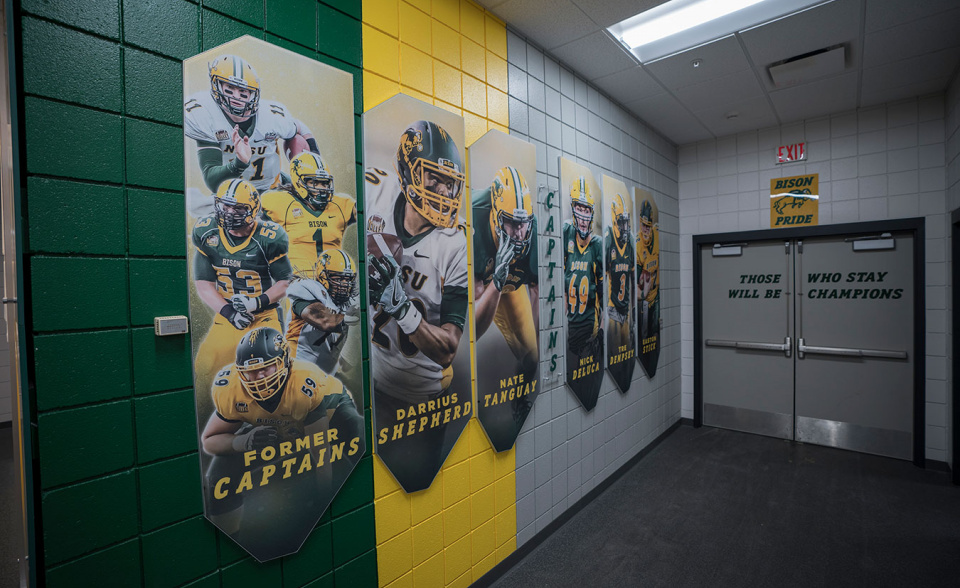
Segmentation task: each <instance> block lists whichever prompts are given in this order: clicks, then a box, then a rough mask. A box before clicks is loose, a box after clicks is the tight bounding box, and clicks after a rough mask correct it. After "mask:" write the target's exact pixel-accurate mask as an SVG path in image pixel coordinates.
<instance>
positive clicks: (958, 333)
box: [950, 208, 960, 485]
mask: <svg viewBox="0 0 960 588" xmlns="http://www.w3.org/2000/svg"><path fill="white" fill-rule="evenodd" d="M950 250H951V251H950V252H951V255H950V276H951V281H950V284H951V288H950V300H951V305H950V316H951V322H952V325H951V333H950V340H951V345H952V353H951V354H950V355H951V359H950V363H951V367H952V369H951V372H950V381H951V385H950V392H951V404H952V405H953V406H952V408H953V411H952V419H951V420H952V422H951V423H950V432H951V434H952V435H951V436H952V437H953V439H952V440H951V449H952V451H951V452H950V453H951V455H950V457H951V458H952V459H951V461H952V462H953V463H952V464H951V466H952V470H953V473H952V477H953V483H954V484H957V485H960V467H957V455H960V435H957V434H956V427H957V425H958V424H960V381H958V375H960V357H957V352H958V351H960V314H958V312H957V310H958V309H960V263H957V256H960V208H957V209H955V210H953V212H951V213H950Z"/></svg>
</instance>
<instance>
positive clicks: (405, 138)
mask: <svg viewBox="0 0 960 588" xmlns="http://www.w3.org/2000/svg"><path fill="white" fill-rule="evenodd" d="M397 171H398V172H400V180H401V185H402V190H403V195H404V197H406V199H407V202H408V203H409V204H410V206H412V207H413V208H414V209H415V210H416V211H417V212H419V213H420V214H421V215H422V216H423V217H424V218H425V219H427V220H428V221H430V224H432V225H434V226H436V227H440V228H446V229H449V228H452V227H454V226H456V224H457V214H458V213H459V212H460V194H461V192H462V191H463V184H464V180H465V178H466V176H465V175H464V173H463V163H462V161H461V160H460V151H459V150H458V149H457V145H456V144H455V143H454V142H453V138H452V137H450V135H448V134H447V132H446V131H445V130H443V127H441V126H440V125H438V124H437V123H434V122H430V121H426V120H418V121H417V122H415V123H413V124H411V125H410V126H409V127H408V128H407V130H405V131H404V132H403V135H402V136H401V137H400V147H399V149H397Z"/></svg>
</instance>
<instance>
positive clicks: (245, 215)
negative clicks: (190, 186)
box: [192, 179, 292, 390]
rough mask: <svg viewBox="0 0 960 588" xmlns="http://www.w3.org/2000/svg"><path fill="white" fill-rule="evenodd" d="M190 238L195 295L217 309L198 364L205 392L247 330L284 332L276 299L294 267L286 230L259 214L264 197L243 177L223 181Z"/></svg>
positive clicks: (198, 376) (199, 381) (199, 384)
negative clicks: (209, 212) (209, 211)
mask: <svg viewBox="0 0 960 588" xmlns="http://www.w3.org/2000/svg"><path fill="white" fill-rule="evenodd" d="M192 238H193V245H194V247H195V248H196V253H195V254H194V256H193V278H194V284H195V286H196V289H197V295H198V296H199V297H200V299H201V300H202V301H203V302H204V303H205V304H206V305H207V306H208V307H210V308H211V309H212V310H213V311H214V312H215V313H216V316H215V318H214V320H213V324H212V325H211V326H210V330H209V331H207V334H206V337H204V339H203V342H202V343H201V344H200V347H199V349H198V350H197V355H196V358H195V363H194V368H195V372H196V385H197V388H198V389H200V390H206V389H207V388H209V387H210V382H211V381H212V380H213V375H214V373H215V372H216V371H217V370H219V369H220V368H221V367H222V366H223V365H224V364H225V363H226V362H227V361H229V360H230V358H231V357H232V356H233V354H234V353H235V352H236V348H237V343H238V342H239V341H240V339H241V338H242V337H243V336H244V335H245V334H246V333H247V332H248V331H249V330H251V329H255V328H257V327H263V326H269V327H273V328H275V329H278V330H283V326H282V320H281V316H280V312H279V310H278V305H277V302H278V301H279V300H280V299H282V298H283V297H284V295H285V293H286V291H287V286H288V285H289V283H290V279H291V278H292V270H291V268H290V260H289V259H288V258H287V249H288V245H287V234H286V233H285V232H284V230H283V228H282V227H280V226H279V225H277V224H276V223H274V222H271V221H268V220H263V219H262V218H261V217H260V196H259V195H258V194H257V190H256V188H254V187H253V184H251V183H250V182H247V181H244V180H239V179H233V180H227V181H225V182H223V183H222V184H221V185H220V187H219V188H218V189H217V193H216V195H215V197H214V214H212V215H210V216H206V217H203V218H201V219H200V220H198V221H197V223H196V224H195V225H194V227H193V235H192Z"/></svg>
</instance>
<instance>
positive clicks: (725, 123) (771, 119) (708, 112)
mask: <svg viewBox="0 0 960 588" xmlns="http://www.w3.org/2000/svg"><path fill="white" fill-rule="evenodd" d="M733 111H735V112H737V114H738V116H737V117H736V118H727V115H728V114H729V113H730V112H733ZM694 114H695V115H696V116H697V119H699V120H700V122H702V123H703V124H704V125H706V127H707V129H708V130H709V131H710V132H711V133H713V134H714V135H716V136H717V137H723V136H725V135H732V134H734V133H740V132H743V131H752V130H754V129H762V128H764V127H772V126H777V125H779V124H780V121H778V120H777V115H776V113H774V111H773V108H771V106H770V103H769V101H768V100H767V97H766V96H757V97H755V98H748V99H744V100H742V101H740V102H739V103H737V104H736V107H735V108H734V107H731V106H729V105H728V106H720V105H717V106H713V107H711V108H707V109H705V110H701V111H697V112H694Z"/></svg>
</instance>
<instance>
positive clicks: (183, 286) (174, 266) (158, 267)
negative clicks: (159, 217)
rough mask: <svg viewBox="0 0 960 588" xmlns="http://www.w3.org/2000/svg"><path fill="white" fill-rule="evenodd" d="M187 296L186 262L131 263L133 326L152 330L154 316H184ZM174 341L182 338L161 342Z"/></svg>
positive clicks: (131, 315)
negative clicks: (145, 326) (149, 327)
mask: <svg viewBox="0 0 960 588" xmlns="http://www.w3.org/2000/svg"><path fill="white" fill-rule="evenodd" d="M181 235H182V233H181ZM187 293H188V289H187V262H186V260H184V259H131V260H130V320H131V322H132V324H133V325H151V326H152V325H153V318H154V317H157V316H171V315H186V314H187V313H189V312H190V309H189V308H188V307H187V299H188V298H187ZM174 337H176V338H182V337H179V336H173V337H164V338H165V339H167V338H174Z"/></svg>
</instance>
